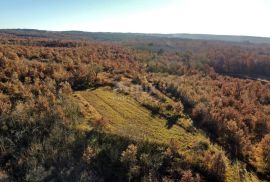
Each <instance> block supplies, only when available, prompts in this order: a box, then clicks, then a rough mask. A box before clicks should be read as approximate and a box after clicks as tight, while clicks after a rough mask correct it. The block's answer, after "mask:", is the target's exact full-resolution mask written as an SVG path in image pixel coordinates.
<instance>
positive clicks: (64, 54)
mask: <svg viewBox="0 0 270 182" xmlns="http://www.w3.org/2000/svg"><path fill="white" fill-rule="evenodd" d="M92 36H93V37H92V38H89V37H88V38H85V37H83V35H81V34H80V33H78V32H69V33H66V34H61V33H55V32H45V33H44V32H42V33H40V32H36V31H34V30H31V31H30V30H29V31H26V32H25V31H19V30H17V31H16V30H13V31H11V30H10V31H8V30H6V31H0V181H166V182H171V181H180V182H199V181H220V182H225V181H231V182H234V181H243V182H244V181H270V72H269V70H270V44H258V43H256V44H255V43H250V42H249V43H247V42H229V41H220V40H199V39H198V40H194V39H183V38H170V37H159V36H151V35H149V36H147V35H137V34H135V35H130V34H127V35H124V34H123V35H122V34H116V35H111V34H102V33H101V34H98V33H96V34H93V35H92ZM112 37H113V38H112Z"/></svg>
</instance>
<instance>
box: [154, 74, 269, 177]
mask: <svg viewBox="0 0 270 182" xmlns="http://www.w3.org/2000/svg"><path fill="white" fill-rule="evenodd" d="M152 78H153V80H152V81H153V84H154V85H155V86H156V88H158V89H159V90H161V91H162V92H164V93H166V94H167V95H168V96H170V97H173V98H175V99H176V100H181V101H182V102H183V104H184V105H185V108H186V112H187V113H189V114H190V116H191V117H192V118H193V119H194V121H195V124H196V125H197V127H200V128H203V129H204V130H205V131H207V133H208V134H209V135H210V136H211V138H212V139H213V140H214V141H216V142H218V143H220V144H221V145H222V146H224V148H225V149H227V151H228V152H229V153H230V154H231V156H232V157H233V158H238V159H241V160H244V161H246V162H248V163H250V164H252V165H254V166H256V167H258V166H257V165H260V167H262V166H264V167H263V168H260V169H259V170H260V171H264V172H268V168H267V166H268V165H269V164H268V156H267V155H265V154H266V153H267V151H268V150H269V145H264V147H263V149H262V150H263V153H264V154H263V155H261V156H258V152H256V150H260V149H258V146H261V143H262V142H263V143H265V142H267V136H268V134H269V131H270V123H269V114H270V107H269V93H270V92H269V91H270V84H262V83H261V82H260V81H252V80H241V79H235V78H230V77H224V76H219V75H215V76H212V77H210V76H204V75H200V74H196V75H190V76H181V77H176V76H167V77H166V76H164V75H156V76H153V77H152ZM255 158H257V159H256V160H259V161H261V162H262V161H264V162H263V163H264V164H263V165H262V166H261V164H258V163H257V161H256V160H254V159H255Z"/></svg>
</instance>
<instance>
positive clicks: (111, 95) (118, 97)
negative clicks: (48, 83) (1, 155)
mask: <svg viewBox="0 0 270 182" xmlns="http://www.w3.org/2000/svg"><path fill="white" fill-rule="evenodd" d="M75 96H76V97H77V98H80V99H79V100H80V101H82V100H83V105H90V106H91V108H92V107H93V108H95V110H96V111H95V113H96V114H95V115H101V116H102V117H103V118H104V119H105V120H108V121H109V127H106V128H107V129H106V130H105V132H110V133H113V134H117V135H120V136H124V137H129V138H131V139H133V140H143V141H149V142H154V143H161V144H168V143H169V141H170V140H171V139H175V140H176V141H177V142H178V143H179V146H180V148H179V152H181V153H182V154H184V156H185V158H186V160H188V161H189V162H191V163H196V162H198V160H200V159H199V158H200V156H199V155H197V154H196V152H194V151H192V150H191V148H192V146H194V145H196V144H197V143H198V142H199V141H205V142H207V143H209V144H210V143H211V142H210V141H209V139H208V138H207V137H206V136H205V135H204V134H203V133H201V132H195V133H190V132H188V131H186V130H185V129H184V128H182V127H180V126H178V125H174V126H173V127H171V128H169V129H168V128H167V127H166V122H167V121H166V120H165V119H162V118H159V117H157V116H153V115H152V114H151V112H150V111H149V110H147V109H146V108H144V107H142V106H141V105H140V104H139V103H138V102H137V101H135V100H134V99H132V98H131V97H129V96H124V95H123V94H120V93H117V92H114V91H112V90H111V89H109V88H98V89H96V90H92V91H79V92H76V93H75ZM91 110H92V109H91ZM97 113H98V114H97ZM89 118H90V117H89ZM182 119H184V118H182ZM209 146H210V150H212V151H219V152H222V153H223V155H224V158H225V161H226V165H227V170H226V181H235V180H236V179H237V176H238V171H239V169H238V168H237V167H236V165H233V166H232V165H231V164H230V161H229V159H228V158H227V157H225V154H224V152H223V150H222V149H221V148H220V147H219V146H217V145H214V144H210V145H209ZM247 174H248V175H246V181H256V180H257V178H256V176H252V175H251V174H250V173H247ZM250 176H252V178H251V177H250ZM251 179H252V180H251Z"/></svg>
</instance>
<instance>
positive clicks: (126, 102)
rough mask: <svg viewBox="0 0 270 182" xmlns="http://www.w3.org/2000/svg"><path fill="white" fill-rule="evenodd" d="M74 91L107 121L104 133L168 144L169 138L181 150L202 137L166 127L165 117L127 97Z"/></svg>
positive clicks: (107, 92)
mask: <svg viewBox="0 0 270 182" xmlns="http://www.w3.org/2000/svg"><path fill="white" fill-rule="evenodd" d="M77 94H78V95H80V96H82V97H83V98H84V99H85V100H86V101H88V102H89V104H91V105H92V106H93V107H94V108H95V109H96V110H97V111H98V112H99V113H100V114H101V115H102V116H103V117H104V118H105V119H107V120H109V131H108V132H112V133H115V134H118V135H121V136H126V137H131V138H133V139H136V140H147V141H151V142H155V143H168V142H169V141H170V139H172V138H173V139H177V140H179V143H180V144H183V145H182V146H181V147H182V148H183V149H184V148H187V147H189V146H190V145H192V144H193V143H194V142H196V141H198V140H201V138H202V137H201V136H200V135H198V134H196V135H193V134H191V133H188V132H186V131H185V130H184V129H183V128H181V127H179V126H177V125H174V126H173V127H172V128H170V129H168V128H167V127H166V124H167V121H166V120H165V119H161V118H158V117H156V116H153V115H151V112H150V111H148V110H147V109H146V108H144V107H142V106H141V105H140V104H139V103H137V102H136V101H135V100H133V99H131V98H130V97H128V96H124V95H122V94H118V93H116V92H112V91H110V90H106V89H104V88H99V89H96V90H94V91H90V92H77Z"/></svg>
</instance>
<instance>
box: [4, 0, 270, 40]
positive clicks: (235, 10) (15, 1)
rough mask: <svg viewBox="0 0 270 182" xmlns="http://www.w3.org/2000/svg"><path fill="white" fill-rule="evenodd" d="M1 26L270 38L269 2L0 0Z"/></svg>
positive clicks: (208, 0) (240, 0)
mask: <svg viewBox="0 0 270 182" xmlns="http://www.w3.org/2000/svg"><path fill="white" fill-rule="evenodd" d="M0 28H1V29H3V28H31V29H40V30H54V31H63V30H81V31H89V32H133V33H198V34H221V35H249V36H262V37H270V0H0Z"/></svg>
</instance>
